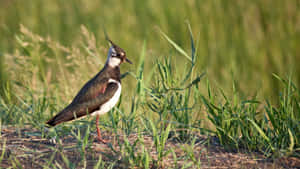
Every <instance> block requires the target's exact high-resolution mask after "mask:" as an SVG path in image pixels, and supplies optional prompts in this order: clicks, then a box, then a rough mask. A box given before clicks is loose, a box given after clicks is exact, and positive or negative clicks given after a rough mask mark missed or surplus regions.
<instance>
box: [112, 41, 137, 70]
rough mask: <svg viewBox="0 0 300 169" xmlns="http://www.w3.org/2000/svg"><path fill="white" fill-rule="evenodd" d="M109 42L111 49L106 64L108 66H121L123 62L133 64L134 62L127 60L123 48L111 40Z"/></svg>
mask: <svg viewBox="0 0 300 169" xmlns="http://www.w3.org/2000/svg"><path fill="white" fill-rule="evenodd" d="M108 41H109V42H110V44H111V47H110V48H109V51H108V55H107V61H106V64H108V65H109V66H110V67H116V66H120V64H121V63H123V62H128V63H130V64H132V62H131V61H130V60H129V59H127V57H126V53H125V51H124V50H123V49H122V48H120V47H119V46H117V45H116V44H114V43H113V42H112V41H111V40H109V39H108Z"/></svg>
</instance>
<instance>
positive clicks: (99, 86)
mask: <svg viewBox="0 0 300 169" xmlns="http://www.w3.org/2000/svg"><path fill="white" fill-rule="evenodd" d="M108 80H109V78H102V79H91V80H90V81H88V82H87V83H86V84H85V85H84V86H83V87H82V88H81V89H80V91H79V92H78V94H77V95H76V96H75V98H74V99H73V101H72V103H71V104H78V103H83V102H85V101H88V100H91V99H94V98H96V97H97V96H98V95H99V94H101V93H102V94H103V93H104V92H105V90H106V87H107V85H108Z"/></svg>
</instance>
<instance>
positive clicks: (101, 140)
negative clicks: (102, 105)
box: [96, 115, 108, 143]
mask: <svg viewBox="0 0 300 169" xmlns="http://www.w3.org/2000/svg"><path fill="white" fill-rule="evenodd" d="M99 117H100V115H97V116H96V128H97V134H98V137H97V139H98V141H100V142H102V143H108V140H104V139H102V137H101V132H100V128H99Z"/></svg>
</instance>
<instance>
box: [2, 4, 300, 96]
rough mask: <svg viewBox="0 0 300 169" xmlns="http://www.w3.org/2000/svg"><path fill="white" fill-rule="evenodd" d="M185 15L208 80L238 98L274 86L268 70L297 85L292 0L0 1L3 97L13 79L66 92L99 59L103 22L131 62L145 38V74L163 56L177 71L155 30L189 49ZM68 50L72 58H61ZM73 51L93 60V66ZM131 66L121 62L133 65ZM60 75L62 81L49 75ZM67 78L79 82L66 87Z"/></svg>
mask: <svg viewBox="0 0 300 169" xmlns="http://www.w3.org/2000/svg"><path fill="white" fill-rule="evenodd" d="M187 22H189V23H190V25H191V28H192V31H193V34H194V38H195V39H196V41H197V46H196V47H197V55H198V57H197V63H196V69H197V71H199V72H204V71H206V72H207V78H208V79H209V80H210V81H211V82H212V83H213V85H214V86H216V87H219V88H222V89H224V90H225V91H226V92H228V93H230V91H231V90H232V82H233V81H234V82H235V83H236V86H237V90H239V91H240V92H241V93H243V95H244V97H247V96H254V95H257V93H258V97H260V98H268V99H272V97H273V96H275V95H278V94H279V88H280V82H279V81H278V80H276V79H275V78H274V77H273V76H272V73H275V74H278V75H279V76H283V77H286V76H291V77H292V79H293V81H294V82H295V83H296V84H297V86H300V85H299V84H300V66H299V63H300V1H299V0H251V1H244V0H242V1H238V0H227V1H222V0H186V1H182V0H172V1H166V0H164V1H160V0H151V1H141V0H128V1H117V0H93V1H84V0H73V1H65V0H51V1H42V0H31V1H24V0H1V1H0V35H1V36H0V37H1V38H0V61H1V62H0V66H1V67H0V80H1V89H0V93H1V95H2V96H5V97H6V98H10V97H11V95H12V94H13V93H16V92H20V90H19V89H18V86H22V87H23V88H24V87H28V88H29V89H32V90H33V89H35V88H36V89H38V88H42V89H45V88H48V90H46V92H48V93H60V94H58V95H70V96H69V99H70V98H71V96H74V93H73V92H74V91H77V90H78V89H79V87H80V86H81V85H82V84H83V83H84V82H85V81H86V80H87V79H89V78H90V77H92V76H93V75H94V74H96V72H97V71H98V70H99V69H100V67H101V66H102V65H103V63H104V61H105V57H106V52H107V47H108V46H107V42H105V38H104V33H103V26H104V27H105V28H106V31H107V33H108V34H109V35H110V38H111V39H112V40H113V41H115V42H116V43H117V44H119V45H120V46H121V47H122V48H124V49H125V50H126V51H127V55H128V57H129V58H130V59H131V60H133V62H135V63H137V62H138V60H139V56H140V53H141V50H142V47H143V44H144V42H145V43H146V63H145V66H146V71H145V75H144V76H145V77H146V76H147V74H148V73H149V72H147V71H149V69H150V68H151V66H152V63H153V61H155V60H156V59H159V58H161V57H164V56H171V57H172V59H173V60H174V64H175V66H176V67H178V69H177V70H178V71H181V69H183V68H184V67H185V65H183V63H185V62H182V61H186V58H184V57H183V56H181V55H180V54H179V53H176V51H175V50H174V49H173V48H172V46H171V45H170V44H169V43H168V42H167V41H166V40H165V39H164V38H163V37H162V36H161V34H160V33H159V31H158V30H159V29H160V30H162V31H163V32H165V33H166V34H167V35H168V36H169V37H170V38H171V39H172V40H174V41H175V42H176V43H177V44H178V45H180V46H181V47H183V48H184V49H185V50H186V51H188V52H190V35H189V32H188V26H187ZM20 25H23V26H20ZM22 27H23V30H22ZM31 33H32V34H35V35H39V36H41V37H42V38H44V41H43V40H41V41H39V40H38V37H36V36H33V35H32V34H31ZM92 34H94V35H95V37H94V39H93V35H92ZM31 35H32V36H31ZM83 37H86V38H87V39H88V40H86V42H85V41H84V38H83ZM52 42H53V43H52ZM94 42H95V43H94ZM58 43H59V45H61V47H62V48H63V47H66V48H67V49H62V48H60V47H59V45H58ZM81 43H84V45H82V44H81ZM51 44H52V47H51ZM55 44H56V45H55ZM95 44H96V48H95V46H93V45H95ZM53 46H55V47H53ZM76 49H78V51H79V52H78V51H77V50H76ZM92 49H94V50H92ZM91 53H92V54H91ZM97 53H98V54H99V55H97ZM82 55H84V56H82ZM92 55H93V56H96V57H97V58H96V57H92ZM69 56H73V58H72V59H71V60H72V62H73V61H74V60H77V61H78V64H73V65H68V63H69V62H71V61H70V60H69V59H68V57H69ZM80 57H84V58H85V59H86V60H87V62H88V61H89V60H90V61H92V62H96V64H95V63H92V65H93V66H92V68H93V69H91V68H90V67H89V64H88V63H86V62H80V61H81V60H80V59H82V58H80ZM51 59H52V60H55V61H53V62H52V61H49V60H51ZM76 66H77V67H79V66H80V70H77V67H76ZM135 66H136V67H137V64H135V65H133V66H131V67H130V66H128V65H125V66H124V68H122V69H123V70H124V69H128V70H131V71H135V68H134V67H135ZM66 72H69V74H68V73H66ZM72 73H73V74H76V75H78V74H80V75H78V76H80V77H82V78H80V79H78V76H77V77H74V76H72ZM62 76H63V77H62ZM61 77H62V78H63V79H64V81H65V82H66V83H63V84H62V82H60V81H58V80H57V79H58V78H61ZM36 79H40V81H41V82H40V83H38V82H35V80H36ZM70 79H74V81H80V83H79V84H78V85H76V84H74V83H72V84H73V86H72V85H70V84H69V83H71V82H70ZM130 80H132V79H129V80H127V81H130ZM125 83H126V82H125ZM127 84H128V85H130V82H128V83H127ZM49 85H54V87H53V88H51V87H49ZM68 86H69V87H68ZM75 86H76V87H75ZM57 88H61V90H60V91H56V92H55V91H53V90H56V89H57ZM73 88H75V89H73ZM73 90H74V91H73ZM18 94H21V93H17V95H18Z"/></svg>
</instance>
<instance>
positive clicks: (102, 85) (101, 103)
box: [46, 38, 132, 143]
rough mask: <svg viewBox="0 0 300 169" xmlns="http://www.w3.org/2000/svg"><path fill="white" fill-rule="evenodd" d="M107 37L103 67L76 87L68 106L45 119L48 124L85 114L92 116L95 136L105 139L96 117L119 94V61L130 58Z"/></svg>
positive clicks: (113, 102)
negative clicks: (108, 44)
mask: <svg viewBox="0 0 300 169" xmlns="http://www.w3.org/2000/svg"><path fill="white" fill-rule="evenodd" d="M107 40H108V41H109V43H110V48H109V50H108V54H107V60H106V63H105V65H104V67H103V68H102V69H101V70H100V71H99V72H98V73H97V74H96V75H95V76H94V77H93V78H92V79H91V80H89V81H88V82H87V83H86V84H85V85H84V86H83V87H82V88H81V89H80V90H79V92H78V93H77V95H76V96H75V97H74V99H73V100H72V102H71V103H70V104H69V105H68V106H66V107H65V108H64V109H63V110H61V111H60V112H59V113H58V114H57V115H55V116H54V117H52V118H51V119H50V120H48V121H47V122H46V124H47V125H48V126H50V127H53V126H56V125H58V124H60V123H63V122H68V121H73V120H77V119H79V118H83V117H86V116H87V115H91V116H96V128H97V139H98V141H100V142H102V143H107V142H108V141H107V140H104V139H103V138H102V137H101V132H100V128H99V118H100V115H103V114H105V113H107V112H109V111H110V110H111V109H112V108H113V107H114V106H115V105H116V103H117V102H118V100H119V98H120V95H121V88H122V87H121V73H120V65H121V64H122V63H124V62H127V63H130V64H132V62H131V61H130V60H129V59H128V58H127V57H126V53H125V51H124V50H123V49H122V48H120V47H119V46H117V45H116V44H115V43H113V42H112V41H111V40H110V39H109V38H107Z"/></svg>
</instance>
